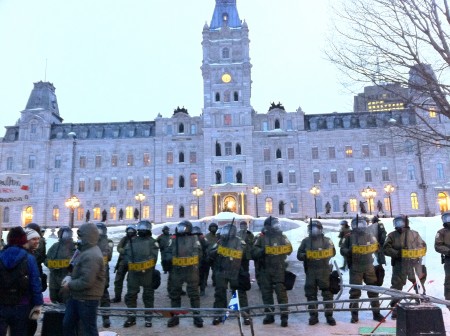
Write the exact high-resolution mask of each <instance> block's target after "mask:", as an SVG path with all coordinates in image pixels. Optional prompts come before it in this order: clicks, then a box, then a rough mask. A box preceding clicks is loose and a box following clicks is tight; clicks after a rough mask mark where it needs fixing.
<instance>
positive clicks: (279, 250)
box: [265, 245, 292, 255]
mask: <svg viewBox="0 0 450 336" xmlns="http://www.w3.org/2000/svg"><path fill="white" fill-rule="evenodd" d="M265 252H266V255H281V254H289V253H291V252H292V245H280V246H266V248H265Z"/></svg>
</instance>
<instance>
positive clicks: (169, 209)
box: [166, 204, 173, 218]
mask: <svg viewBox="0 0 450 336" xmlns="http://www.w3.org/2000/svg"><path fill="white" fill-rule="evenodd" d="M166 217H167V218H172V217H173V204H167V206H166Z"/></svg>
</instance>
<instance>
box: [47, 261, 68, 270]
mask: <svg viewBox="0 0 450 336" xmlns="http://www.w3.org/2000/svg"><path fill="white" fill-rule="evenodd" d="M69 264H70V259H50V260H47V267H48V268H50V269H58V268H66V267H69Z"/></svg>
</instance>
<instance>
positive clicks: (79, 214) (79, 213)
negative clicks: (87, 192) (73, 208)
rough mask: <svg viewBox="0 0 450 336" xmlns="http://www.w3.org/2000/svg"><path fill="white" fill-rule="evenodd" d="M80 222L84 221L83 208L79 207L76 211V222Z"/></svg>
mask: <svg viewBox="0 0 450 336" xmlns="http://www.w3.org/2000/svg"><path fill="white" fill-rule="evenodd" d="M82 220H84V208H83V207H79V208H78V209H77V221H82Z"/></svg>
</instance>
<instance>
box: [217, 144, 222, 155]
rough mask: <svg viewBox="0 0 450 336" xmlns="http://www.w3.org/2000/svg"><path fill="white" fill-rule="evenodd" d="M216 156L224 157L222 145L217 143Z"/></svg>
mask: <svg viewBox="0 0 450 336" xmlns="http://www.w3.org/2000/svg"><path fill="white" fill-rule="evenodd" d="M216 156H222V150H221V148H220V143H219V142H217V141H216Z"/></svg>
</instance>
